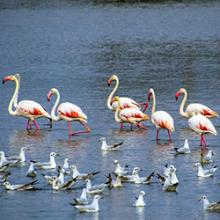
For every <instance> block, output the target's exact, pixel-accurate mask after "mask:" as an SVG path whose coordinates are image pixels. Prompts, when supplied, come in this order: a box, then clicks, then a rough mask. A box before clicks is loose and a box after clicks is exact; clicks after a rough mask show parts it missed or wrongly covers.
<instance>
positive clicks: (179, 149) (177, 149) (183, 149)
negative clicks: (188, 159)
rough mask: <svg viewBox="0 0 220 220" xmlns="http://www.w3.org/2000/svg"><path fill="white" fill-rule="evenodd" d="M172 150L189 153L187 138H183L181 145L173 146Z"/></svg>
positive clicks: (178, 152) (177, 152)
mask: <svg viewBox="0 0 220 220" xmlns="http://www.w3.org/2000/svg"><path fill="white" fill-rule="evenodd" d="M174 150H175V151H176V154H189V153H190V149H189V143H188V139H185V142H184V146H183V147H180V148H174Z"/></svg>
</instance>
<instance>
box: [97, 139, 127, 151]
mask: <svg viewBox="0 0 220 220" xmlns="http://www.w3.org/2000/svg"><path fill="white" fill-rule="evenodd" d="M100 141H101V142H102V146H101V150H103V151H114V150H118V148H119V147H121V145H122V144H123V141H122V142H120V143H117V144H113V145H108V144H107V142H106V138H105V137H101V138H100Z"/></svg>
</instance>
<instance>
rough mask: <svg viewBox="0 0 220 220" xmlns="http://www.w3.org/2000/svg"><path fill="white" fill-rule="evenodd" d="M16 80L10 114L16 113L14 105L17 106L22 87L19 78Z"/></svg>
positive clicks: (9, 108) (9, 109) (10, 103)
mask: <svg viewBox="0 0 220 220" xmlns="http://www.w3.org/2000/svg"><path fill="white" fill-rule="evenodd" d="M14 81H15V91H14V94H13V96H12V98H11V100H10V102H9V105H8V112H9V114H10V115H16V110H13V105H14V107H15V108H16V107H17V100H18V92H19V88H20V86H19V80H18V79H17V78H15V79H14Z"/></svg>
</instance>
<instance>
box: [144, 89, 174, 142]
mask: <svg viewBox="0 0 220 220" xmlns="http://www.w3.org/2000/svg"><path fill="white" fill-rule="evenodd" d="M151 96H152V97H153V103H152V112H151V122H152V123H153V124H154V125H155V126H156V129H157V134H156V140H157V141H158V140H159V130H160V129H161V128H162V129H166V130H167V132H168V136H169V141H171V134H170V132H173V131H175V127H174V121H173V118H172V117H171V115H170V114H168V113H167V112H165V111H156V97H155V93H154V90H153V89H152V88H151V89H149V91H148V101H150V98H151Z"/></svg>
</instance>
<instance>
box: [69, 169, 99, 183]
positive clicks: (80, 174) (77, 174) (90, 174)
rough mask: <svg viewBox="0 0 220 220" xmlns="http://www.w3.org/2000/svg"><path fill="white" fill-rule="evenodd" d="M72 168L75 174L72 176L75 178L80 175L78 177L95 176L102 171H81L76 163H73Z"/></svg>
mask: <svg viewBox="0 0 220 220" xmlns="http://www.w3.org/2000/svg"><path fill="white" fill-rule="evenodd" d="M71 169H72V171H73V175H72V177H73V178H75V177H78V179H84V180H85V179H88V178H89V179H90V178H92V177H93V176H95V175H96V174H98V173H100V172H92V173H80V172H79V171H78V169H77V167H76V165H72V166H71Z"/></svg>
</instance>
